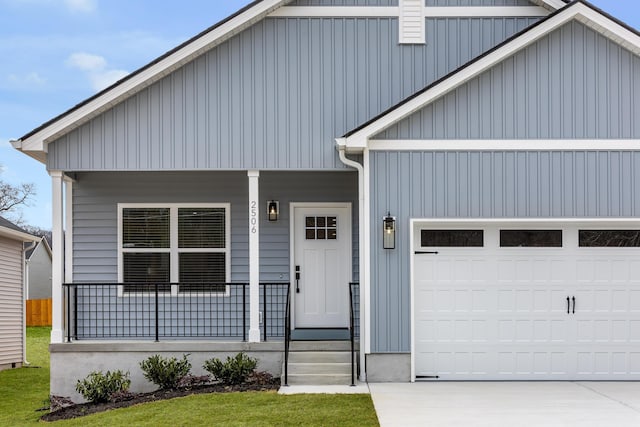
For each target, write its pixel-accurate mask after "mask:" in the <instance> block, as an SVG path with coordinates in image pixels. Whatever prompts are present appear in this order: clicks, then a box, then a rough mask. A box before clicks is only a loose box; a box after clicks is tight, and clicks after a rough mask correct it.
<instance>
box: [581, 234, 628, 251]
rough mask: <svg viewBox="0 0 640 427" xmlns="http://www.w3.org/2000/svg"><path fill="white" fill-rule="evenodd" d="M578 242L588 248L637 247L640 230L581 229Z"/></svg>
mask: <svg viewBox="0 0 640 427" xmlns="http://www.w3.org/2000/svg"><path fill="white" fill-rule="evenodd" d="M578 243H579V246H580V247H586V248H637V247H640V230H579V232H578Z"/></svg>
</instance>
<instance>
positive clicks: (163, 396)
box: [41, 378, 280, 421]
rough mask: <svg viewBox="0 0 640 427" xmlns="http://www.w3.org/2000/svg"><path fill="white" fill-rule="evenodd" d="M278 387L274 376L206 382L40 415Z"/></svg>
mask: <svg viewBox="0 0 640 427" xmlns="http://www.w3.org/2000/svg"><path fill="white" fill-rule="evenodd" d="M278 388H280V379H279V378H274V379H272V380H271V381H270V382H269V383H267V384H265V383H262V384H259V383H246V384H239V385H233V386H231V385H223V384H208V385H201V386H194V387H188V388H182V389H177V390H157V391H153V392H151V393H140V394H128V395H127V396H124V397H122V398H121V399H122V400H118V401H115V402H107V403H81V404H77V405H75V404H74V405H71V406H65V407H63V408H61V409H58V410H56V411H54V412H49V413H48V414H46V415H44V416H42V417H41V419H42V420H43V421H58V420H68V419H71V418H77V417H83V416H85V415H90V414H95V413H98V412H104V411H108V410H110V409H117V408H128V407H129V406H133V405H138V404H140V403H148V402H156V401H159V400H167V399H173V398H175V397H184V396H190V395H193V394H203V393H232V392H240V391H269V390H277V389H278Z"/></svg>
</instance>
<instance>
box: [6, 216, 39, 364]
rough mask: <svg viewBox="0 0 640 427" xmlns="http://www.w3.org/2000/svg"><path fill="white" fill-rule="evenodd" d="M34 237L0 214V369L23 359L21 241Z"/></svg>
mask: <svg viewBox="0 0 640 427" xmlns="http://www.w3.org/2000/svg"><path fill="white" fill-rule="evenodd" d="M37 240H38V238H37V237H35V236H32V235H30V234H29V233H27V232H26V231H24V230H23V229H21V228H20V227H18V226H17V225H15V224H13V223H12V222H10V221H7V220H6V219H4V218H2V217H0V313H1V315H0V331H1V333H0V370H3V369H8V368H17V367H20V366H22V362H23V361H24V360H25V356H26V353H25V351H26V346H25V317H24V288H25V283H24V259H25V258H24V249H23V244H24V243H25V242H36V241H37Z"/></svg>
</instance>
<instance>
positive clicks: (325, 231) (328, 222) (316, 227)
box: [305, 216, 338, 240]
mask: <svg viewBox="0 0 640 427" xmlns="http://www.w3.org/2000/svg"><path fill="white" fill-rule="evenodd" d="M305 237H306V239H307V240H336V239H337V238H338V218H337V217H335V216H308V217H306V218H305Z"/></svg>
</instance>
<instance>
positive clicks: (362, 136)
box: [336, 0, 640, 150]
mask: <svg viewBox="0 0 640 427" xmlns="http://www.w3.org/2000/svg"><path fill="white" fill-rule="evenodd" d="M572 20H578V21H579V22H581V23H583V24H585V25H587V26H589V27H590V28H592V29H594V30H595V31H597V32H599V33H600V34H602V35H603V36H605V37H607V38H609V39H611V40H613V41H614V42H616V43H618V44H620V45H621V46H623V47H625V48H626V49H629V50H630V51H632V52H634V53H635V54H639V55H640V33H639V32H638V31H637V30H636V29H634V28H632V27H630V26H628V25H627V24H625V23H623V22H621V21H619V20H617V19H616V18H614V17H612V16H611V15H609V14H607V13H606V12H604V11H602V10H601V9H598V8H597V7H595V6H593V5H592V4H590V3H588V2H587V1H584V0H575V1H573V2H572V3H570V4H568V5H566V6H565V7H564V8H562V9H560V10H557V11H556V12H554V13H552V14H550V15H549V16H548V17H546V18H544V19H542V20H540V21H539V22H537V23H536V24H534V25H532V26H530V27H528V28H527V29H525V30H524V31H521V32H520V33H518V34H515V35H514V36H512V37H511V38H509V39H507V40H505V41H504V42H503V43H501V44H499V45H497V46H495V47H494V48H493V49H490V50H489V51H487V52H485V53H484V54H482V55H480V56H478V57H476V58H474V59H473V60H471V61H469V62H468V63H466V64H465V65H463V66H462V67H460V68H458V69H457V70H454V71H453V72H451V73H449V74H448V75H446V76H444V77H442V78H441V79H439V80H437V81H435V82H434V83H432V84H430V85H429V86H427V87H425V88H424V89H422V90H420V91H418V92H416V93H415V94H413V95H411V96H410V97H408V98H406V99H404V100H403V101H401V102H399V103H398V104H396V105H394V106H393V107H391V108H389V109H388V110H386V111H384V112H382V113H381V114H379V115H378V116H376V117H374V118H372V119H371V120H369V121H367V122H366V123H364V124H362V125H360V126H359V127H357V128H355V129H353V130H351V131H349V132H348V133H346V134H345V135H344V136H343V137H342V138H338V139H337V140H336V142H337V143H338V145H339V146H345V147H346V148H347V149H351V150H360V149H363V148H365V147H366V146H367V142H368V139H369V138H371V137H373V136H375V135H376V134H378V133H380V132H382V131H383V130H385V129H387V128H389V127H390V126H392V125H393V124H395V123H397V122H399V121H400V120H402V119H404V118H405V117H408V116H409V115H410V114H412V113H414V112H415V111H417V110H419V109H421V108H423V107H425V106H426V105H428V104H430V103H432V102H434V101H436V100H437V99H439V98H441V97H442V96H444V95H445V94H447V93H449V92H450V91H452V90H454V89H456V88H458V87H459V86H461V85H462V84H464V83H466V82H467V81H469V80H471V79H472V78H474V77H476V76H478V75H480V74H481V73H482V72H484V71H486V70H488V69H489V68H491V67H492V66H494V65H496V64H498V63H500V62H501V61H503V60H505V59H506V58H508V57H510V56H512V55H513V54H514V53H516V52H518V51H520V50H522V49H524V48H525V47H527V46H529V45H530V44H532V43H534V42H535V41H537V40H539V39H540V38H542V37H544V36H546V35H547V34H549V33H550V32H552V31H553V30H555V29H558V28H560V27H561V26H563V25H564V24H566V23H568V22H570V21H572Z"/></svg>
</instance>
